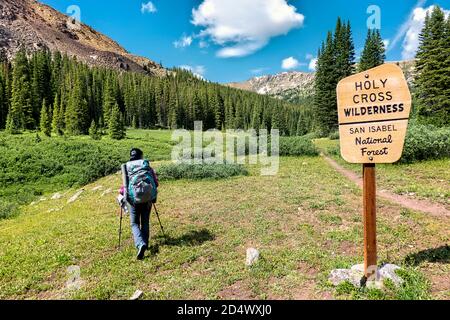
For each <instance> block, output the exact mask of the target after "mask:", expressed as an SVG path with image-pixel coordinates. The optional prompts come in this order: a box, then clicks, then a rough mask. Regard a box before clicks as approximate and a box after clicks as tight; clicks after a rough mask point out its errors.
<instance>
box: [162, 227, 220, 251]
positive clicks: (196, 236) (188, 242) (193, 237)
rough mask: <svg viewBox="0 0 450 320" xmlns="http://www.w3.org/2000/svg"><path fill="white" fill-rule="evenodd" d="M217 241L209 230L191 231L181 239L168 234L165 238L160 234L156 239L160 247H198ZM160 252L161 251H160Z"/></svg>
mask: <svg viewBox="0 0 450 320" xmlns="http://www.w3.org/2000/svg"><path fill="white" fill-rule="evenodd" d="M214 239H215V236H214V234H212V233H211V232H210V231H209V230H207V229H201V230H191V231H189V232H187V233H185V234H183V235H182V236H180V237H176V238H174V237H171V236H170V235H168V234H166V237H164V236H163V235H162V234H159V235H158V236H157V237H156V240H157V241H158V244H159V245H166V246H190V247H192V246H198V245H201V244H202V243H204V242H206V241H212V240H214ZM158 250H159V249H158Z"/></svg>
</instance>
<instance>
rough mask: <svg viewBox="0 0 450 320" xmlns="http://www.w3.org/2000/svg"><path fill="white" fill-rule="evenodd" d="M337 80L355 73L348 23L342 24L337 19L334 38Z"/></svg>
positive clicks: (353, 52) (352, 46) (353, 47)
mask: <svg viewBox="0 0 450 320" xmlns="http://www.w3.org/2000/svg"><path fill="white" fill-rule="evenodd" d="M334 45H335V50H336V52H335V54H336V72H337V74H338V77H337V79H338V80H341V79H343V78H346V77H348V76H350V75H352V74H353V73H354V72H355V45H354V43H353V38H352V31H351V26H350V22H347V24H342V23H341V20H340V19H338V22H337V25H336V31H335V37H334Z"/></svg>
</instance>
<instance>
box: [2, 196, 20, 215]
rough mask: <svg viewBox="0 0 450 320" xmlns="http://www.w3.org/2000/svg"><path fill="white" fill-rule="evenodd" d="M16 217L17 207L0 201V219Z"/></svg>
mask: <svg viewBox="0 0 450 320" xmlns="http://www.w3.org/2000/svg"><path fill="white" fill-rule="evenodd" d="M15 215H17V206H16V205H15V204H14V203H11V202H10V201H5V200H2V199H0V219H8V218H12V217H14V216H15Z"/></svg>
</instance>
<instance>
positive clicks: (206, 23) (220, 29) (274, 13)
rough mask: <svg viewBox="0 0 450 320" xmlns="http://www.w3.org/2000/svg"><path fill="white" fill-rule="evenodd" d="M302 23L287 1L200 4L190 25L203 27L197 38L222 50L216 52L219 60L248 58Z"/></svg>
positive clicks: (229, 0)
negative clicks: (199, 37)
mask: <svg viewBox="0 0 450 320" xmlns="http://www.w3.org/2000/svg"><path fill="white" fill-rule="evenodd" d="M303 21H304V16H303V15H302V14H300V13H298V12H297V9H296V8H295V7H294V6H293V5H290V4H288V3H287V1H286V0H227V1H224V0H203V2H202V3H201V4H200V5H199V7H198V8H196V9H193V10H192V23H193V24H194V25H196V26H199V27H202V31H201V32H200V34H199V36H201V37H204V38H209V39H211V40H212V42H213V43H215V44H217V45H220V46H223V48H222V49H220V50H219V51H218V52H217V56H219V57H222V58H230V57H243V56H247V55H250V54H252V53H254V52H256V51H258V50H259V49H261V48H262V47H264V46H266V45H267V44H268V43H269V41H270V39H271V38H272V37H276V36H279V35H283V34H287V33H288V32H289V31H290V30H291V29H293V28H297V27H301V26H302V25H303Z"/></svg>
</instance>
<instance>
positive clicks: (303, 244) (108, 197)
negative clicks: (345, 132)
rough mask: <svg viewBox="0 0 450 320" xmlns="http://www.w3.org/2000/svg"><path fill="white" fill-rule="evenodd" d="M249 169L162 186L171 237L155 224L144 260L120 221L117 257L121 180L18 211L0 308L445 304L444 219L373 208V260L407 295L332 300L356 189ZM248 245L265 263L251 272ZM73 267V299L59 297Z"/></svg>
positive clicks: (312, 176) (352, 225)
mask: <svg viewBox="0 0 450 320" xmlns="http://www.w3.org/2000/svg"><path fill="white" fill-rule="evenodd" d="M156 165H157V166H158V165H160V164H159V163H158V164H156ZM249 169H250V175H249V176H239V177H233V178H229V179H225V180H216V181H213V180H206V181H190V180H178V181H170V182H167V183H164V184H163V185H162V186H161V189H160V193H159V203H158V210H159V211H160V215H161V219H162V222H163V224H164V227H165V229H166V232H167V234H168V237H169V239H168V240H167V241H166V240H164V239H163V238H162V237H161V235H160V231H159V226H158V225H157V222H156V217H155V216H154V215H153V216H152V222H153V223H152V245H153V246H152V253H151V254H148V255H147V258H146V259H145V260H144V261H136V260H135V250H134V248H133V245H132V240H131V233H130V230H129V224H128V223H125V227H124V245H123V248H122V250H118V249H117V248H116V245H117V236H118V232H117V231H118V222H119V221H118V215H117V210H118V208H117V205H116V203H115V195H116V194H115V192H112V193H107V194H105V195H103V196H102V194H103V193H104V191H105V190H108V189H111V190H116V189H117V188H118V186H119V185H120V176H119V175H112V176H109V177H106V178H103V179H100V180H99V181H97V182H95V183H93V184H90V185H87V186H86V187H85V188H84V189H85V191H84V192H83V193H82V194H81V196H80V197H79V199H78V200H77V201H75V202H74V203H71V204H67V199H68V198H69V197H70V196H71V195H73V194H74V193H75V192H76V190H74V189H73V190H69V191H67V192H66V193H65V194H64V196H63V198H61V199H57V200H46V201H41V202H39V203H37V204H36V205H33V206H31V205H29V206H26V207H25V208H24V212H23V214H21V215H20V216H18V217H16V218H14V219H10V220H3V221H0V243H2V246H1V247H0V280H1V281H0V298H4V299H12V298H19V299H23V298H31V299H38V298H39V299H41V298H48V299H50V298H76V299H127V298H128V297H129V296H131V295H132V293H133V292H134V291H135V290H136V289H140V290H143V291H144V298H146V299H204V298H208V299H221V298H223V299H226V298H231V299H233V298H242V299H246V298H249V299H255V298H261V299H267V298H275V299H277V298H280V299H324V298H325V299H327V298H358V299H367V298H379V299H390V298H409V299H411V298H412V299H415V298H429V297H434V298H443V299H445V298H448V295H449V290H448V288H445V287H443V286H442V283H448V282H449V281H448V274H450V267H449V263H448V252H446V251H445V250H444V253H443V254H442V248H443V247H444V248H445V246H446V244H447V243H448V242H449V234H448V225H449V221H448V219H437V218H433V217H429V216H427V215H424V214H422V213H420V212H410V211H405V210H403V209H402V208H400V207H398V206H396V205H394V204H390V203H387V202H384V201H380V203H379V218H378V241H379V260H380V262H383V261H386V262H391V263H397V264H400V265H403V266H405V269H406V271H405V272H406V276H405V277H406V278H408V277H409V280H408V281H409V282H407V284H408V285H406V286H405V287H404V288H402V289H400V290H392V291H391V292H388V293H380V292H372V291H370V292H360V291H356V292H355V291H354V290H335V289H334V288H332V287H330V286H328V284H327V276H328V274H329V272H330V271H331V270H332V269H334V268H341V267H349V266H351V265H352V264H355V263H360V262H361V261H362V222H361V215H360V212H361V192H360V190H359V189H358V188H357V187H356V186H355V185H353V184H352V183H351V182H349V181H347V180H346V179H345V178H344V177H342V176H341V175H340V174H339V173H337V172H335V171H334V170H333V169H332V168H331V167H329V166H328V164H326V163H325V161H324V160H323V159H322V158H320V157H297V158H290V157H286V158H282V159H281V164H280V172H279V174H278V175H277V176H274V177H261V176H259V175H258V174H259V170H258V168H257V167H250V168H249ZM99 186H102V188H101V189H96V190H95V191H94V190H93V189H94V188H95V187H99ZM248 247H256V248H258V249H259V250H260V251H261V257H262V258H261V260H260V261H259V262H258V263H257V264H256V265H255V266H253V267H251V268H247V267H246V266H245V264H244V261H245V251H246V249H247V248H248ZM438 250H440V251H438ZM436 252H441V257H438V258H437V259H435V260H432V259H431V257H432V256H433V254H435V253H436ZM411 257H417V259H413V260H411ZM411 261H414V263H412V262H411ZM71 265H77V266H79V267H80V270H81V288H80V290H75V291H70V290H68V289H67V286H66V285H67V283H66V282H67V280H68V277H69V275H68V274H67V268H68V267H69V266H71ZM414 281H415V282H414ZM414 283H415V285H412V284H414Z"/></svg>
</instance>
